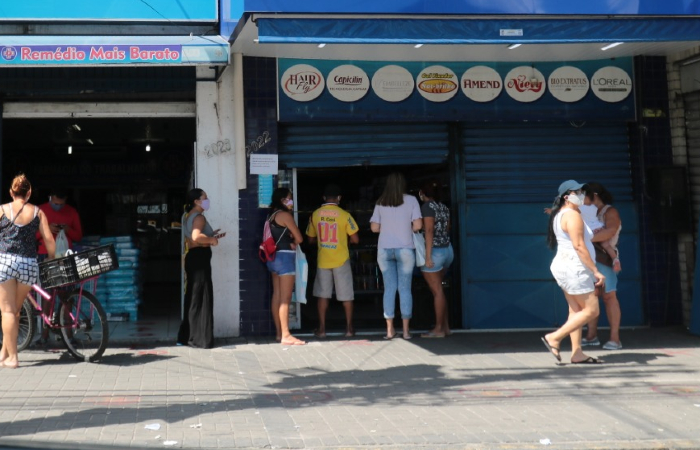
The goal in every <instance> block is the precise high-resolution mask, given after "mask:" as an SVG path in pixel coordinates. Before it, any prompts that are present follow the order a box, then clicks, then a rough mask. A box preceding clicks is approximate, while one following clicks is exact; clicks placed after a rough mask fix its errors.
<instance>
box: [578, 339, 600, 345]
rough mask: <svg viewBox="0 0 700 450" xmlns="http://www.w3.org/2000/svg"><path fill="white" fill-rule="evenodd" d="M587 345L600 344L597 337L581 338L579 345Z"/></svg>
mask: <svg viewBox="0 0 700 450" xmlns="http://www.w3.org/2000/svg"><path fill="white" fill-rule="evenodd" d="M588 345H600V341H599V340H598V338H597V337H594V338H593V339H586V338H581V347H586V346H588Z"/></svg>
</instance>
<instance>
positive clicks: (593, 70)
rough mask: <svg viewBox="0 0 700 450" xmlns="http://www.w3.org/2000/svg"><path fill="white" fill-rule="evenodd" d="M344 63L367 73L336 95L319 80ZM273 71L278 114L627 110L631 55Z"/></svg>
mask: <svg viewBox="0 0 700 450" xmlns="http://www.w3.org/2000/svg"><path fill="white" fill-rule="evenodd" d="M348 66H352V67H353V68H356V69H354V70H356V72H357V73H358V74H367V77H369V79H371V80H372V81H371V88H370V89H369V92H367V93H366V94H364V95H362V96H360V95H358V96H356V97H352V98H351V97H344V98H340V99H339V98H337V95H334V94H333V93H331V92H329V88H328V86H327V85H326V86H324V83H323V80H324V79H328V78H329V76H330V77H334V75H333V74H335V73H337V69H338V68H343V67H348ZM278 73H279V74H282V75H281V76H280V79H279V82H278V86H279V93H278V96H277V97H278V111H279V120H280V121H282V122H303V121H311V120H317V118H319V117H322V118H323V119H324V120H329V121H335V120H342V121H353V120H357V121H368V120H372V121H388V122H394V121H401V122H406V121H485V120H554V119H556V120H616V121H620V120H623V121H624V120H634V118H635V108H634V96H633V95H630V94H631V93H632V91H633V85H632V80H633V63H632V59H631V58H618V59H615V60H609V59H606V60H598V61H577V62H572V61H562V62H536V63H528V64H523V63H522V62H443V63H435V62H430V63H427V62H399V63H396V62H391V63H388V62H383V61H328V60H299V59H279V60H278ZM363 77H364V76H363ZM353 79H354V78H353ZM357 79H358V80H359V79H360V77H359V76H358V78H357ZM326 84H327V83H326ZM548 85H551V89H550V88H549V86H548ZM588 86H591V89H588ZM503 91H505V92H503ZM311 94H313V95H311Z"/></svg>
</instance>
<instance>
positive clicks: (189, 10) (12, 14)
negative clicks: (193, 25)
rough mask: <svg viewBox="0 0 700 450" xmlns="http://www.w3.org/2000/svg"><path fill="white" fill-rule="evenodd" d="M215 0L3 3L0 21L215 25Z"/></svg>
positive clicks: (71, 0)
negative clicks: (197, 23)
mask: <svg viewBox="0 0 700 450" xmlns="http://www.w3.org/2000/svg"><path fill="white" fill-rule="evenodd" d="M218 7H219V3H218V1H217V0H177V1H175V0H148V1H142V0H61V1H53V0H21V1H3V2H2V4H1V5H0V22H2V21H44V20H46V21H51V22H54V23H55V22H61V21H82V20H89V21H108V22H119V21H127V20H128V21H132V22H133V21H136V22H203V23H216V22H218V19H219V16H218Z"/></svg>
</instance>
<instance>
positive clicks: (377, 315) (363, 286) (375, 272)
mask: <svg viewBox="0 0 700 450" xmlns="http://www.w3.org/2000/svg"><path fill="white" fill-rule="evenodd" d="M394 171H398V172H401V173H403V174H404V176H405V177H406V180H407V183H408V189H409V193H410V194H411V195H415V196H416V197H417V196H418V191H419V189H420V187H421V186H422V185H423V183H425V182H427V181H430V180H437V181H439V182H440V183H441V184H442V185H443V193H442V198H443V202H444V203H445V204H446V205H447V206H448V207H450V209H452V208H451V201H450V181H449V180H450V175H449V169H448V167H447V165H446V164H439V165H425V166H415V165H410V166H374V167H372V166H366V167H333V168H318V169H297V175H296V193H295V195H296V198H297V212H298V221H299V222H298V223H299V228H300V229H301V231H302V234H304V232H305V231H306V226H307V224H308V222H309V218H310V216H311V213H312V212H313V211H314V210H315V209H316V208H318V207H319V206H320V205H321V204H322V202H323V198H322V196H323V189H324V186H325V185H326V184H329V183H335V184H338V185H339V186H340V187H341V190H342V200H341V203H340V206H341V207H342V208H344V209H345V210H347V211H348V212H350V213H351V214H352V216H353V217H354V218H355V221H356V222H357V224H358V226H359V228H360V231H359V233H360V234H359V236H360V243H359V244H358V245H351V246H350V259H351V263H352V270H353V286H354V290H355V301H354V320H353V322H354V327H355V329H356V330H358V331H378V330H383V329H384V328H385V326H386V325H385V321H384V318H383V308H382V298H383V292H384V291H383V281H382V276H381V272H380V271H379V267H378V266H377V239H378V235H377V234H375V233H372V231H371V230H370V225H369V220H370V218H371V216H372V211H373V210H374V204H375V202H376V200H377V198H379V196H380V195H381V193H382V190H383V189H384V183H385V181H386V177H387V175H389V174H390V173H391V172H394ZM453 245H454V246H456V244H453ZM303 249H304V252H305V253H306V256H307V259H308V261H309V283H308V290H307V300H308V302H307V304H306V305H303V306H302V307H301V329H302V331H303V332H311V331H313V330H314V329H315V328H316V326H317V324H318V313H317V304H316V298H314V297H313V281H314V277H315V275H316V252H317V248H316V246H315V245H309V244H308V243H306V242H305V243H304V244H303ZM450 272H451V271H450ZM453 284H454V283H453V282H452V275H451V273H448V275H447V277H446V281H445V293H446V296H447V299H448V302H449V304H450V311H451V312H452V311H453V310H454V308H455V305H454V303H455V301H454V299H453V297H454V298H458V295H456V293H455V290H454V289H453V288H452V286H453ZM412 292H413V319H412V320H411V328H412V329H415V330H420V329H429V328H430V327H432V326H433V324H434V320H435V314H434V311H433V298H432V295H431V293H430V290H429V289H428V286H427V284H426V283H425V280H424V279H423V276H422V274H421V272H420V270H418V269H416V270H415V271H414V276H413V285H412ZM397 302H398V296H397ZM398 311H399V309H398V303H397V312H398ZM453 319H458V315H455V314H454V313H453V314H451V315H450V322H451V325H452V322H454V321H455V320H453ZM396 320H397V323H396V326H397V327H398V329H400V327H401V324H400V315H399V314H397V318H396ZM326 322H327V323H326V328H327V330H328V331H329V332H331V333H333V332H336V331H342V330H344V327H345V316H344V312H343V307H342V305H340V304H339V302H337V301H336V300H335V299H334V298H333V299H331V301H330V306H329V309H328V314H327V318H326Z"/></svg>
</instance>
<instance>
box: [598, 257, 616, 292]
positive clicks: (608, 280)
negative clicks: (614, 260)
mask: <svg viewBox="0 0 700 450" xmlns="http://www.w3.org/2000/svg"><path fill="white" fill-rule="evenodd" d="M595 266H596V267H597V268H598V272H600V273H602V274H603V276H604V277H605V293H606V294H607V293H608V292H615V291H617V274H616V273H615V271H614V270H613V269H612V267H608V266H606V265H605V264H601V263H599V262H596V263H595Z"/></svg>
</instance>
